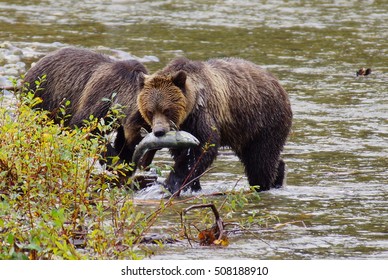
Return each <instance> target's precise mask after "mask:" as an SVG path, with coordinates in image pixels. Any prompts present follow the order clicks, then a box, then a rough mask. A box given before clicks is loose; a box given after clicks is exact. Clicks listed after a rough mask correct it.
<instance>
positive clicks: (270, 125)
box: [138, 58, 292, 193]
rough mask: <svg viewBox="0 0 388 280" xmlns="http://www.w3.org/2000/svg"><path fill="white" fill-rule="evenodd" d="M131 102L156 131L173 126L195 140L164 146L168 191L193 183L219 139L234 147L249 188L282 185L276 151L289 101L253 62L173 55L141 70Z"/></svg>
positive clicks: (285, 130) (287, 122) (288, 117)
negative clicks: (154, 68)
mask: <svg viewBox="0 0 388 280" xmlns="http://www.w3.org/2000/svg"><path fill="white" fill-rule="evenodd" d="M138 107H139V110H140V113H141V115H142V116H143V118H144V119H145V120H146V121H147V123H148V124H149V125H150V126H151V127H152V131H153V132H154V134H155V135H156V136H162V135H164V134H165V133H166V132H167V131H169V130H172V129H181V130H184V131H187V132H189V133H191V134H192V135H194V136H196V137H197V138H198V140H199V141H200V142H201V145H200V146H199V147H198V148H189V149H186V150H171V153H172V155H173V158H174V160H175V165H174V168H173V170H172V171H171V172H170V174H169V176H168V177H167V179H166V181H165V186H166V188H167V189H168V190H169V191H170V192H171V193H175V192H177V191H180V190H181V189H182V188H188V187H191V189H192V190H194V191H196V190H199V189H200V188H201V187H200V182H199V177H200V176H201V174H202V173H203V172H204V171H205V170H206V169H207V168H208V167H209V166H210V165H211V164H212V162H213V161H214V159H215V158H216V156H217V152H218V149H219V147H221V146H229V147H230V148H231V149H232V150H233V151H234V152H235V153H236V155H237V156H238V157H239V159H240V160H241V162H242V163H243V164H244V167H245V172H246V175H247V177H248V181H249V184H250V185H251V186H256V188H257V190H259V191H263V190H268V189H270V188H271V187H280V186H281V185H282V182H283V177H284V162H283V160H281V158H280V154H281V151H282V150H283V147H284V145H285V142H286V139H287V137H288V134H289V132H290V129H291V124H292V111H291V105H290V101H289V98H288V95H287V93H286V91H285V90H284V89H283V88H282V86H281V85H280V84H279V81H278V80H277V79H276V78H275V77H274V76H273V75H272V74H270V73H269V72H267V71H265V70H263V69H262V68H260V67H259V66H257V65H255V64H254V63H252V62H249V61H246V60H243V59H237V58H225V59H211V60H208V61H206V62H201V61H191V60H189V59H187V58H177V59H175V60H173V61H172V62H171V63H169V64H168V65H167V66H166V67H165V68H164V69H162V70H160V71H158V72H156V73H155V74H153V75H151V76H147V77H146V78H145V81H144V87H143V89H142V90H141V92H140V93H139V95H138Z"/></svg>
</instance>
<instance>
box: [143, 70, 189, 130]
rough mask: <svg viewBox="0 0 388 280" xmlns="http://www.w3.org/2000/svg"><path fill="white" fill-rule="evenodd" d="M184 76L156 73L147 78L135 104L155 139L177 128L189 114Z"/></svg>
mask: <svg viewBox="0 0 388 280" xmlns="http://www.w3.org/2000/svg"><path fill="white" fill-rule="evenodd" d="M186 78H187V77H186V73H185V72H184V71H178V72H176V73H172V74H170V73H169V74H164V73H156V74H154V75H151V76H146V77H145V81H144V87H143V89H142V90H141V91H140V93H139V95H138V98H137V105H138V108H139V111H140V113H141V115H142V117H143V118H144V120H145V121H146V122H147V123H148V124H149V125H150V126H151V128H152V131H153V133H154V134H155V136H158V137H159V136H163V135H164V134H166V133H167V132H168V131H170V130H172V129H176V128H179V126H180V125H181V124H182V123H183V121H184V120H185V119H186V117H187V115H188V114H189V113H190V111H191V109H192V106H191V103H192V102H190V100H191V98H190V97H188V92H187V87H186Z"/></svg>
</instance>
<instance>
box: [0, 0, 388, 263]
mask: <svg viewBox="0 0 388 280" xmlns="http://www.w3.org/2000/svg"><path fill="white" fill-rule="evenodd" d="M0 44H1V45H0V84H7V83H8V82H7V77H9V76H11V77H17V76H18V75H20V74H22V73H24V72H25V71H26V69H28V68H29V67H30V64H31V63H32V62H34V61H36V60H37V59H38V58H40V57H41V56H43V55H44V54H45V53H47V52H48V51H51V50H54V49H57V48H59V47H62V46H66V45H76V46H82V47H88V48H92V49H99V50H102V51H104V52H107V53H110V54H112V55H114V56H117V57H119V58H127V57H130V56H133V57H137V58H139V59H141V60H142V61H143V62H144V63H145V65H146V66H147V67H148V68H149V70H150V71H151V72H153V71H155V70H156V69H159V68H161V67H163V65H165V64H166V63H167V62H168V61H169V60H170V59H172V58H173V57H176V56H182V55H183V56H187V57H189V58H191V59H208V58H212V57H225V56H236V57H242V58H245V59H248V60H251V61H253V62H255V63H257V64H259V65H262V66H263V67H264V68H266V69H268V70H270V71H271V72H273V73H274V74H275V75H276V76H278V77H279V79H280V81H281V83H282V84H283V86H284V87H285V88H286V90H287V91H288V92H289V95H290V99H291V103H292V108H293V112H294V123H293V130H292V133H291V135H290V138H289V141H288V143H287V145H286V147H285V151H284V159H285V161H286V163H287V166H288V176H287V186H286V187H284V188H282V189H279V190H271V191H269V192H266V193H261V194H260V200H255V201H253V202H251V203H248V204H247V205H246V208H247V211H252V210H254V209H255V210H257V211H259V212H260V211H261V212H264V213H268V214H270V215H276V216H277V217H278V219H279V221H278V222H279V223H280V224H283V226H281V227H278V228H276V229H272V230H270V229H267V230H262V231H259V237H258V236H257V235H255V236H252V235H245V234H236V235H232V236H230V245H229V246H228V247H225V248H218V249H214V248H205V247H198V246H193V247H191V246H189V245H188V244H184V245H182V244H174V245H171V246H170V245H167V246H165V247H164V248H163V249H159V250H158V252H157V254H156V256H155V257H154V258H157V259H174V258H175V259H203V258H214V259H227V258H239V259H244V258H257V259H345V258H346V259H387V258H388V179H387V178H388V148H387V147H388V90H387V89H388V87H387V85H388V76H387V72H388V5H387V4H386V1H373V0H365V1H358V0H347V1H345V0H342V1H341V0H324V1H302V0H301V1H280V0H273V1H253V0H240V1H233V0H229V1H227V0H224V1H215V0H214V1H205V0H200V1H188V0H170V1H130V0H111V1H92V0H87V1H82V2H81V1H64V0H55V1H54V0H46V1H35V0H31V1H27V2H26V1H21V0H18V1H15V0H14V1H10V0H8V1H7V0H6V1H1V2H0ZM361 67H367V68H371V69H372V74H371V75H368V76H362V77H357V76H356V71H357V70H358V69H360V68H361ZM167 158H168V156H167V154H163V153H162V154H161V155H159V156H158V158H157V160H160V161H163V160H167ZM241 176H243V170H242V167H241V165H240V163H239V162H238V160H237V158H236V157H235V156H234V155H233V154H232V153H231V152H230V151H229V150H223V151H221V152H220V156H219V158H218V160H217V161H216V163H215V164H214V169H212V170H211V172H210V173H209V174H208V175H207V176H206V177H205V178H203V180H202V184H203V188H204V192H211V191H212V190H214V189H222V190H224V189H227V190H228V189H232V188H233V187H234V186H235V185H236V183H237V185H238V186H241V187H244V186H246V185H247V181H246V178H245V177H242V179H240V178H241ZM143 198H144V197H143ZM221 214H222V213H221ZM237 215H238V213H237ZM166 219H167V220H166V221H165V222H166V224H178V223H179V222H180V221H179V215H176V216H174V215H172V216H171V217H167V218H166Z"/></svg>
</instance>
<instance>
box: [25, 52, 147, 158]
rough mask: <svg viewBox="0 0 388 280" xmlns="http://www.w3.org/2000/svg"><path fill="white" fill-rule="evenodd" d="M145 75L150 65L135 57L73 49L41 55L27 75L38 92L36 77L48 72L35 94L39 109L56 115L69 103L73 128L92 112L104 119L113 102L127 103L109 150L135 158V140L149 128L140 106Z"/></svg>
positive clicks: (121, 155)
mask: <svg viewBox="0 0 388 280" xmlns="http://www.w3.org/2000/svg"><path fill="white" fill-rule="evenodd" d="M145 74H147V70H146V68H145V67H144V66H143V65H142V64H141V63H140V62H138V61H136V60H124V61H117V60H114V59H111V58H110V57H108V56H106V55H103V54H99V53H96V52H92V51H90V50H87V49H81V48H73V47H70V48H63V49H59V50H57V51H54V52H52V53H50V54H48V55H46V56H45V57H43V58H42V59H40V60H39V61H38V62H37V63H36V64H35V66H33V67H32V68H31V69H30V70H29V71H28V72H27V73H26V76H25V78H24V82H25V83H26V85H27V86H28V87H29V89H31V90H33V91H35V90H36V87H37V86H36V83H35V81H37V80H38V79H39V78H41V77H43V76H44V75H45V76H46V77H45V79H43V80H42V83H41V84H40V86H39V89H38V90H36V92H35V95H36V96H38V97H40V98H41V99H42V103H40V104H39V106H38V107H40V108H42V109H44V110H48V111H50V112H53V113H56V112H59V108H61V107H64V105H65V104H66V101H67V100H68V101H70V104H69V106H67V107H65V108H66V114H68V115H69V118H68V119H65V121H66V122H65V124H66V125H69V126H72V127H74V126H78V127H79V126H82V125H83V122H84V120H86V119H88V118H89V116H90V115H93V116H94V117H96V118H103V117H105V116H106V115H107V113H108V110H109V109H110V108H111V106H112V104H120V105H122V106H123V114H124V115H125V117H123V119H121V120H120V124H119V127H118V129H117V137H116V139H115V143H114V149H113V148H112V147H110V146H108V152H107V153H108V156H114V155H119V157H120V158H121V159H123V160H126V161H128V162H130V160H131V157H132V154H133V152H134V149H135V146H136V144H138V143H139V142H140V140H141V139H142V137H141V136H140V133H139V130H140V128H141V127H145V128H147V124H146V123H145V121H144V120H143V118H142V117H141V115H140V113H139V110H138V109H137V104H136V100H137V99H136V98H137V94H138V92H139V91H140V88H141V86H142V83H143V80H144V75H145ZM107 99H109V100H110V101H112V102H110V101H107Z"/></svg>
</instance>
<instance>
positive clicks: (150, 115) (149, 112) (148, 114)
mask: <svg viewBox="0 0 388 280" xmlns="http://www.w3.org/2000/svg"><path fill="white" fill-rule="evenodd" d="M146 116H147V118H148V119H150V120H152V111H150V110H148V111H147V112H146Z"/></svg>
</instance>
